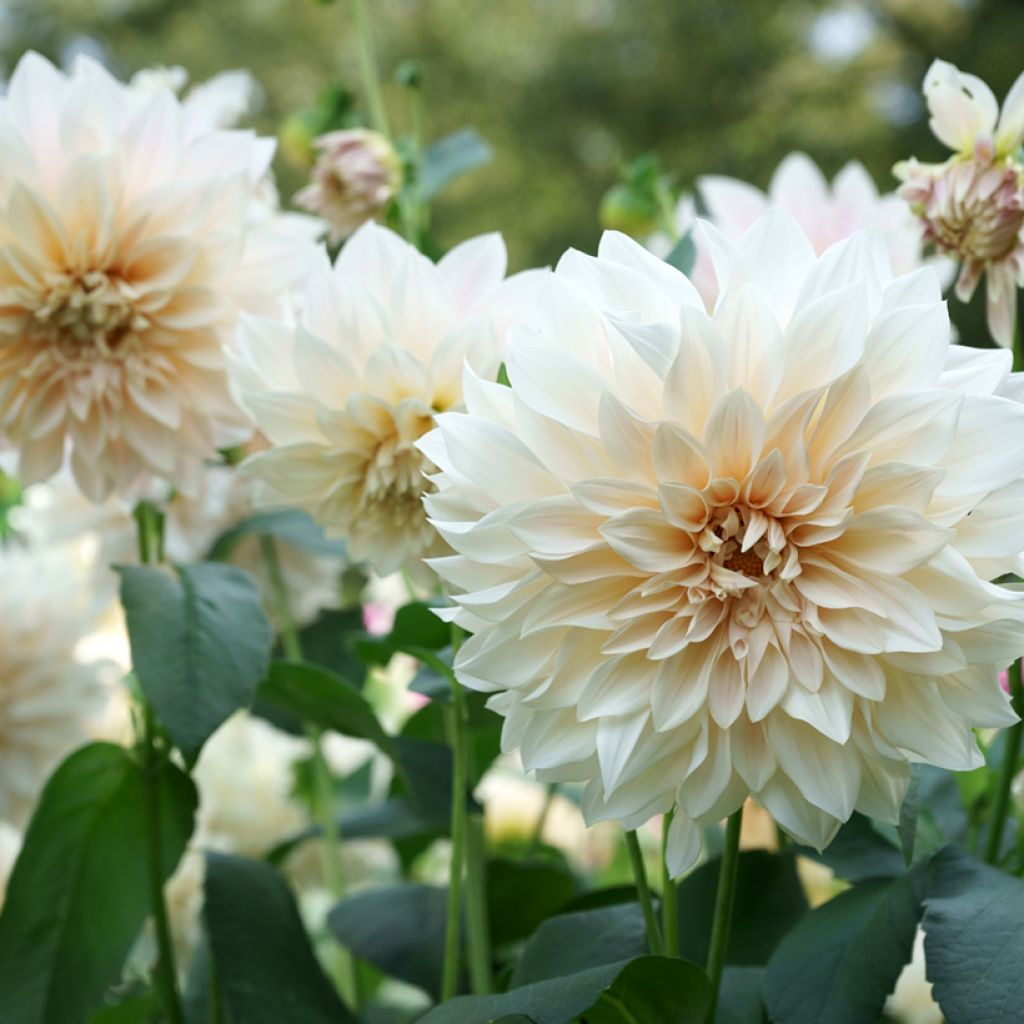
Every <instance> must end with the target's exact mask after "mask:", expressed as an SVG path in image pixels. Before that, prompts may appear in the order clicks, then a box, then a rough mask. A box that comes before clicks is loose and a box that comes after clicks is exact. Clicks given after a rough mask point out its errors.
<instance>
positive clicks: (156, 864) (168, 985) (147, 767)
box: [135, 501, 185, 1024]
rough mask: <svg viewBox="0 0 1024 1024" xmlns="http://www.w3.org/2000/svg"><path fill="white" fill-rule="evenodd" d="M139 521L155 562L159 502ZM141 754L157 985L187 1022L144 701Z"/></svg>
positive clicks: (178, 1022) (176, 1018)
mask: <svg viewBox="0 0 1024 1024" xmlns="http://www.w3.org/2000/svg"><path fill="white" fill-rule="evenodd" d="M135 522H136V524H137V525H138V539H139V561H140V562H142V563H143V564H144V565H154V564H156V563H158V562H159V561H160V560H161V559H162V557H163V515H162V514H161V513H160V511H159V509H157V508H156V506H154V505H152V504H151V503H150V502H148V501H141V502H139V504H138V505H137V506H136V507H135ZM141 741H142V742H141V744H140V754H141V761H142V776H143V780H144V785H145V788H146V800H145V805H144V806H145V811H144V821H143V827H144V829H145V837H146V861H147V867H148V872H147V874H148V882H149V905H150V911H151V912H152V914H153V927H154V929H155V931H156V945H157V961H156V966H155V968H154V973H155V987H156V989H157V991H158V992H159V994H160V1003H161V1005H162V1007H163V1011H164V1015H165V1016H166V1018H167V1022H168V1024H184V1020H185V1017H184V1014H183V1013H182V1009H181V997H180V996H179V995H178V969H177V966H176V965H175V962H174V943H173V942H172V941H171V928H170V923H169V920H168V916H167V904H166V902H165V898H164V874H165V872H164V865H163V841H162V838H161V835H160V832H161V829H160V774H161V772H162V771H163V766H164V761H165V757H164V754H163V752H162V751H161V750H160V749H159V747H158V745H157V725H156V719H155V717H154V715H153V709H152V708H151V707H150V706H149V704H148V703H146V702H145V701H143V705H142V736H141Z"/></svg>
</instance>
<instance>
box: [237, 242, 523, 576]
mask: <svg viewBox="0 0 1024 1024" xmlns="http://www.w3.org/2000/svg"><path fill="white" fill-rule="evenodd" d="M505 263H506V256H505V246H504V243H503V242H502V240H501V238H500V236H498V235H485V236H481V237H480V238H475V239H471V240H470V241H468V242H464V243H462V244H461V245H459V246H456V247H455V248H454V249H452V250H451V252H449V253H448V254H447V255H446V256H444V257H443V258H442V259H441V260H440V261H439V262H438V263H437V264H434V263H432V262H431V261H430V260H429V259H427V258H426V257H425V256H423V255H422V254H421V253H419V252H418V251H417V250H416V249H415V248H414V247H413V246H411V245H409V244H408V243H407V242H405V241H404V240H403V239H401V238H400V237H399V236H398V235H396V234H395V233H394V232H392V231H389V230H388V229H387V228H382V227H379V226H377V225H375V224H373V223H370V224H366V225H364V226H363V227H362V228H360V230H359V231H358V232H356V234H355V235H353V236H352V238H351V239H350V240H349V241H348V243H347V244H346V245H345V247H344V248H343V249H342V251H341V253H340V254H339V256H338V259H337V260H336V262H335V264H334V266H333V268H332V267H330V266H329V265H327V263H326V261H324V262H323V263H322V265H321V266H320V267H319V268H318V270H317V271H316V272H315V273H314V274H313V275H312V276H311V279H310V282H309V288H308V292H307V293H306V294H305V295H304V296H303V299H302V312H301V316H300V317H299V322H298V324H294V325H293V324H290V323H287V322H284V321H282V320H276V319H272V318H267V317H256V316H247V317H245V318H243V323H242V328H241V330H240V331H239V336H238V339H237V342H236V344H235V346H234V348H233V349H232V352H231V372H232V377H233V380H234V384H235V388H236V390H237V392H238V394H239V396H240V399H241V401H242V402H243V403H244V405H245V406H246V408H247V409H248V410H249V411H250V412H251V414H252V416H253V417H254V419H255V420H256V423H257V424H258V425H259V428H260V430H261V432H262V433H263V434H264V435H265V436H266V438H267V439H268V440H269V442H270V445H271V447H270V448H269V449H268V450H267V451H265V452H261V453H259V454H257V455H254V456H252V457H251V458H249V459H248V460H246V462H244V463H243V464H242V467H241V471H242V472H243V473H245V474H247V475H249V476H251V477H253V478H255V479H256V480H257V481H258V484H259V486H258V489H257V492H256V500H257V502H258V503H259V504H262V505H289V506H292V507H296V508H301V509H304V510H306V511H307V512H309V513H310V514H311V515H312V516H313V518H314V519H316V520H317V521H318V522H319V523H320V524H321V525H322V526H323V527H324V528H325V529H326V531H327V533H328V535H330V536H336V537H342V538H345V539H346V541H347V544H348V552H349V555H350V557H351V558H352V559H353V560H356V561H366V562H368V563H369V564H370V566H371V567H372V568H373V569H374V570H375V571H376V572H378V573H380V574H381V575H386V574H388V573H391V572H394V571H395V570H397V569H399V568H405V569H406V570H408V571H410V572H412V573H414V574H418V575H420V576H422V575H423V567H422V562H421V558H422V556H423V555H424V553H426V552H429V551H432V550H435V549H436V547H437V538H436V534H435V532H434V530H433V529H432V528H431V527H430V525H429V523H428V522H427V518H426V514H425V512H424V510H423V506H422V502H421V497H422V494H423V491H424V489H425V487H426V486H427V481H426V479H425V477H424V472H425V470H428V469H430V468H431V467H430V466H429V463H428V462H427V460H426V459H425V458H424V456H423V455H422V453H421V452H420V451H419V449H417V448H416V446H415V445H416V441H417V440H418V439H419V438H420V437H421V436H422V435H423V434H425V433H426V432H427V431H428V430H429V429H430V428H431V427H432V425H433V420H434V416H435V415H436V414H437V413H438V412H442V411H445V410H449V409H452V408H457V407H458V406H459V405H460V403H461V401H462V369H463V365H464V364H468V365H470V366H472V367H473V369H474V370H475V371H476V372H477V373H479V374H480V375H481V376H483V377H486V378H489V379H493V378H494V377H495V375H496V374H497V371H498V368H499V365H500V362H501V352H502V341H503V336H504V330H505V323H506V321H507V319H508V317H509V316H511V315H512V311H513V310H514V309H515V308H516V307H517V306H518V305H520V304H521V303H522V302H523V301H524V298H525V296H526V295H527V294H528V293H529V292H530V291H531V289H532V288H533V286H534V285H533V283H534V282H535V281H536V280H537V278H538V274H539V272H536V271H527V272H524V273H523V274H517V275H514V276H513V277H510V278H508V279H505Z"/></svg>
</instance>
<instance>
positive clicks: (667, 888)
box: [661, 811, 679, 956]
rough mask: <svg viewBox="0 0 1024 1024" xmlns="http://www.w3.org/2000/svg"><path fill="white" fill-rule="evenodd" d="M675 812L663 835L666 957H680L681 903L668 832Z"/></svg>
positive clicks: (666, 820)
mask: <svg viewBox="0 0 1024 1024" xmlns="http://www.w3.org/2000/svg"><path fill="white" fill-rule="evenodd" d="M674 816H675V812H674V811H669V812H668V813H667V814H666V815H665V819H664V821H663V823H662V829H663V831H662V834H661V931H662V935H663V936H664V939H665V956H679V903H678V900H677V898H676V883H675V882H674V881H672V877H671V876H670V875H669V873H668V830H669V829H670V828H671V827H672V818H673V817H674Z"/></svg>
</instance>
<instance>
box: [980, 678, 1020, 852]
mask: <svg viewBox="0 0 1024 1024" xmlns="http://www.w3.org/2000/svg"><path fill="white" fill-rule="evenodd" d="M1021 665H1022V662H1020V661H1016V662H1014V663H1013V665H1011V666H1010V672H1009V676H1010V694H1011V696H1012V698H1013V708H1014V710H1015V711H1016V712H1017V714H1018V715H1024V686H1022V684H1021V679H1020V673H1021ZM1004 736H1005V737H1006V738H1005V744H1006V746H1005V747H1004V748H1003V767H1002V770H1001V771H1000V773H999V781H998V783H997V788H996V801H995V807H994V808H993V811H992V824H991V826H990V831H989V834H988V843H987V844H986V846H985V860H986V861H987V862H988V863H989V864H995V863H996V861H997V860H998V858H999V852H1000V850H1001V849H1002V847H1003V834H1004V833H1005V831H1006V819H1007V817H1008V816H1009V813H1010V795H1011V792H1012V789H1013V780H1014V778H1015V777H1016V775H1017V771H1018V769H1019V767H1020V747H1021V739H1022V738H1024V721H1020V722H1017V723H1016V724H1015V725H1011V726H1010V728H1009V729H1007V730H1006V732H1005V733H1004Z"/></svg>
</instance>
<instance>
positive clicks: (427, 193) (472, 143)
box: [419, 128, 493, 202]
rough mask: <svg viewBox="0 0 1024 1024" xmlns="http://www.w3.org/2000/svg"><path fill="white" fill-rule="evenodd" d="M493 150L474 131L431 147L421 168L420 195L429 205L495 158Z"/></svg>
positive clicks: (458, 134) (457, 134) (456, 135)
mask: <svg viewBox="0 0 1024 1024" xmlns="http://www.w3.org/2000/svg"><path fill="white" fill-rule="evenodd" d="M492 155H493V154H492V152H491V147H490V146H488V145H487V143H486V142H484V140H483V139H482V138H480V136H479V135H477V133H476V132H475V131H473V129H472V128H463V129H462V131H458V132H455V133H453V134H452V135H448V136H446V137H445V138H443V139H440V140H438V141H437V142H435V143H434V144H433V145H432V146H428V147H427V151H426V152H425V153H424V154H423V163H422V164H421V166H420V180H419V194H420V198H421V199H423V200H424V201H425V202H426V201H429V200H431V199H433V198H434V196H436V195H437V194H438V193H439V192H440V191H441V190H442V189H443V188H445V187H446V186H447V185H449V184H450V183H451V182H453V181H454V180H455V179H456V178H459V177H461V176H462V175H463V174H466V173H467V172H469V171H472V170H473V169H474V168H476V167H481V166H482V165H483V164H486V163H487V162H488V161H489V160H490V159H491V156H492Z"/></svg>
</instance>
